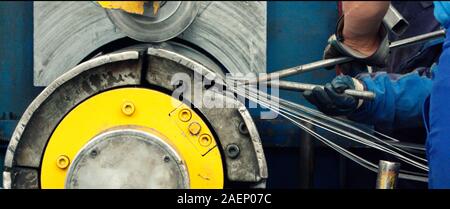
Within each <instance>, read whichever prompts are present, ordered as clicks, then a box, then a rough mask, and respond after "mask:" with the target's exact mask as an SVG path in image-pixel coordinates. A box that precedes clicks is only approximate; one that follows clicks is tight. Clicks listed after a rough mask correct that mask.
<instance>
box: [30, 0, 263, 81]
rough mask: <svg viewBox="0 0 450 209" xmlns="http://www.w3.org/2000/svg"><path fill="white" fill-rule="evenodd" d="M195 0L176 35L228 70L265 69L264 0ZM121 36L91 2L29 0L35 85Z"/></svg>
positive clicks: (56, 74)
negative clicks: (195, 6) (31, 0)
mask: <svg viewBox="0 0 450 209" xmlns="http://www.w3.org/2000/svg"><path fill="white" fill-rule="evenodd" d="M198 3H199V6H200V8H199V13H198V15H197V17H196V18H195V19H194V21H193V22H192V24H191V25H190V26H189V27H188V28H187V29H186V30H185V31H184V32H183V33H182V34H180V35H179V36H178V37H179V38H180V39H183V40H186V41H188V42H190V43H192V44H194V45H196V46H198V47H200V48H202V49H203V50H205V51H206V52H207V53H209V54H211V55H212V56H213V57H215V58H216V59H217V60H219V62H220V63H221V64H222V65H223V66H225V68H226V69H227V70H228V71H229V72H234V73H236V72H244V73H245V72H264V71H265V69H266V59H265V58H266V5H267V3H266V2H256V1H255V2H253V1H236V2H232V1H202V2H198ZM225 19H226V20H227V21H224V20H225ZM125 36H126V35H125V34H124V33H122V32H121V31H120V30H119V29H117V28H115V27H114V24H113V23H112V22H111V21H110V20H109V18H108V17H107V15H106V12H105V11H104V9H103V8H101V7H98V6H96V5H94V4H93V3H92V2H88V1H84V2H83V1H82V2H75V1H68V2H50V1H43V2H34V51H35V52H36V53H35V54H34V85H36V86H46V85H48V84H49V83H51V82H52V81H53V80H54V79H56V78H57V77H58V76H59V75H61V74H63V73H64V72H66V71H68V70H69V69H71V68H73V67H75V66H76V65H77V64H78V63H80V62H81V60H82V59H83V58H85V57H86V56H88V55H89V54H90V53H91V52H93V51H94V50H95V49H98V48H100V47H101V46H103V45H105V44H107V43H110V42H112V41H114V40H118V39H120V38H123V37H125ZM87 43H88V44H87Z"/></svg>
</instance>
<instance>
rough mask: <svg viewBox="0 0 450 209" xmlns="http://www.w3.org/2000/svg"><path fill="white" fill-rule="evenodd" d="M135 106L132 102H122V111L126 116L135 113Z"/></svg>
mask: <svg viewBox="0 0 450 209" xmlns="http://www.w3.org/2000/svg"><path fill="white" fill-rule="evenodd" d="M134 111H135V107H134V104H133V103H132V102H124V103H123V104H122V113H123V114H125V115H126V116H131V115H133V114H134Z"/></svg>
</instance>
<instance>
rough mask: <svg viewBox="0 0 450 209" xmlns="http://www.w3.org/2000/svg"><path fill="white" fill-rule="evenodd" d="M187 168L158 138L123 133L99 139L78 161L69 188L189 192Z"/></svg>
mask: <svg viewBox="0 0 450 209" xmlns="http://www.w3.org/2000/svg"><path fill="white" fill-rule="evenodd" d="M188 184H189V179H188V173H187V170H186V167H185V165H184V164H183V162H182V160H181V159H180V157H179V156H178V155H177V153H176V152H175V151H174V150H173V149H172V148H171V147H170V146H169V145H168V144H167V143H165V142H164V140H163V139H160V138H159V137H157V136H155V135H152V134H149V133H146V132H143V131H138V130H132V129H121V130H115V131H110V132H106V133H103V134H100V135H98V136H97V137H95V138H94V139H92V141H90V142H89V143H88V144H87V145H86V146H85V147H84V148H83V149H82V150H81V151H80V152H79V153H78V154H77V156H76V157H75V159H74V161H73V163H72V164H71V166H70V168H69V172H68V174H67V180H66V188H71V189H79V188H84V189H90V188H103V189H112V188H121V189H130V188H133V189H136V188H140V189H175V188H178V189H179V188H188Z"/></svg>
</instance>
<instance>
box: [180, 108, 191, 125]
mask: <svg viewBox="0 0 450 209" xmlns="http://www.w3.org/2000/svg"><path fill="white" fill-rule="evenodd" d="M178 118H179V119H180V120H181V121H183V122H188V121H189V120H191V118H192V113H191V111H190V110H188V109H182V110H181V111H180V112H179V113H178Z"/></svg>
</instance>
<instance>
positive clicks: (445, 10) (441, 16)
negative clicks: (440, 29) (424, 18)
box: [433, 1, 450, 28]
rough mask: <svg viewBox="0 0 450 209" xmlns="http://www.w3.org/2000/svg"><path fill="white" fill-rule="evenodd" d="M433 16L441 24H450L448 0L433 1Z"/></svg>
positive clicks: (446, 26) (449, 4)
mask: <svg viewBox="0 0 450 209" xmlns="http://www.w3.org/2000/svg"><path fill="white" fill-rule="evenodd" d="M433 3H434V17H435V18H436V20H437V21H438V22H439V23H441V25H442V26H444V27H445V28H448V27H449V26H450V2H447V1H434V2H433Z"/></svg>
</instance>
